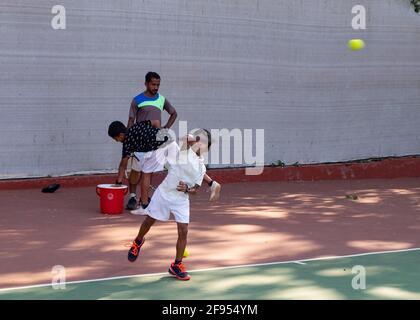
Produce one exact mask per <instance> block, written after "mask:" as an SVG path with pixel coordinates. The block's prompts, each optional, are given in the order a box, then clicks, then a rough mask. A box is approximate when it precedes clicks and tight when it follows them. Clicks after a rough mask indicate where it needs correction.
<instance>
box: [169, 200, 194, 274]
mask: <svg viewBox="0 0 420 320" xmlns="http://www.w3.org/2000/svg"><path fill="white" fill-rule="evenodd" d="M170 211H171V212H172V214H173V216H174V217H175V221H176V222H177V226H178V240H177V243H176V256H175V261H174V262H173V263H172V264H171V266H170V267H169V270H168V271H169V273H170V274H172V275H174V276H176V277H177V278H178V279H180V280H189V279H190V275H189V274H188V272H187V270H186V268H185V265H184V264H183V263H182V258H183V256H184V252H185V248H186V247H187V236H188V224H189V222H190V201H189V200H188V199H186V200H185V201H181V202H171V204H170Z"/></svg>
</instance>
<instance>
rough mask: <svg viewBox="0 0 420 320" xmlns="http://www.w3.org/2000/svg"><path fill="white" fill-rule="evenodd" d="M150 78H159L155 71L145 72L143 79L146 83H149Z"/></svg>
mask: <svg viewBox="0 0 420 320" xmlns="http://www.w3.org/2000/svg"><path fill="white" fill-rule="evenodd" d="M152 79H159V80H160V75H159V74H158V73H156V72H152V71H149V72H148V73H146V76H145V77H144V80H145V81H146V82H147V83H149V82H150V81H152Z"/></svg>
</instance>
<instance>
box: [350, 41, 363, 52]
mask: <svg viewBox="0 0 420 320" xmlns="http://www.w3.org/2000/svg"><path fill="white" fill-rule="evenodd" d="M348 45H349V48H350V49H351V50H353V51H359V50H362V49H363V48H364V47H365V42H364V41H363V40H362V39H351V40H350V41H349V43H348Z"/></svg>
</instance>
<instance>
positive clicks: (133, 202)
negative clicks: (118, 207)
mask: <svg viewBox="0 0 420 320" xmlns="http://www.w3.org/2000/svg"><path fill="white" fill-rule="evenodd" d="M125 208H126V209H127V210H134V209H136V208H137V198H136V197H131V198H130V199H129V200H128V202H127V206H126V207H125Z"/></svg>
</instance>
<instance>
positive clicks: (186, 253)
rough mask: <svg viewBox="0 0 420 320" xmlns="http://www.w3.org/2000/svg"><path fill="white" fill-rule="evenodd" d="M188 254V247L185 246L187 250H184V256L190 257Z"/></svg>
mask: <svg viewBox="0 0 420 320" xmlns="http://www.w3.org/2000/svg"><path fill="white" fill-rule="evenodd" d="M188 255H189V252H188V249H187V248H185V250H184V258H186V257H188Z"/></svg>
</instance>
